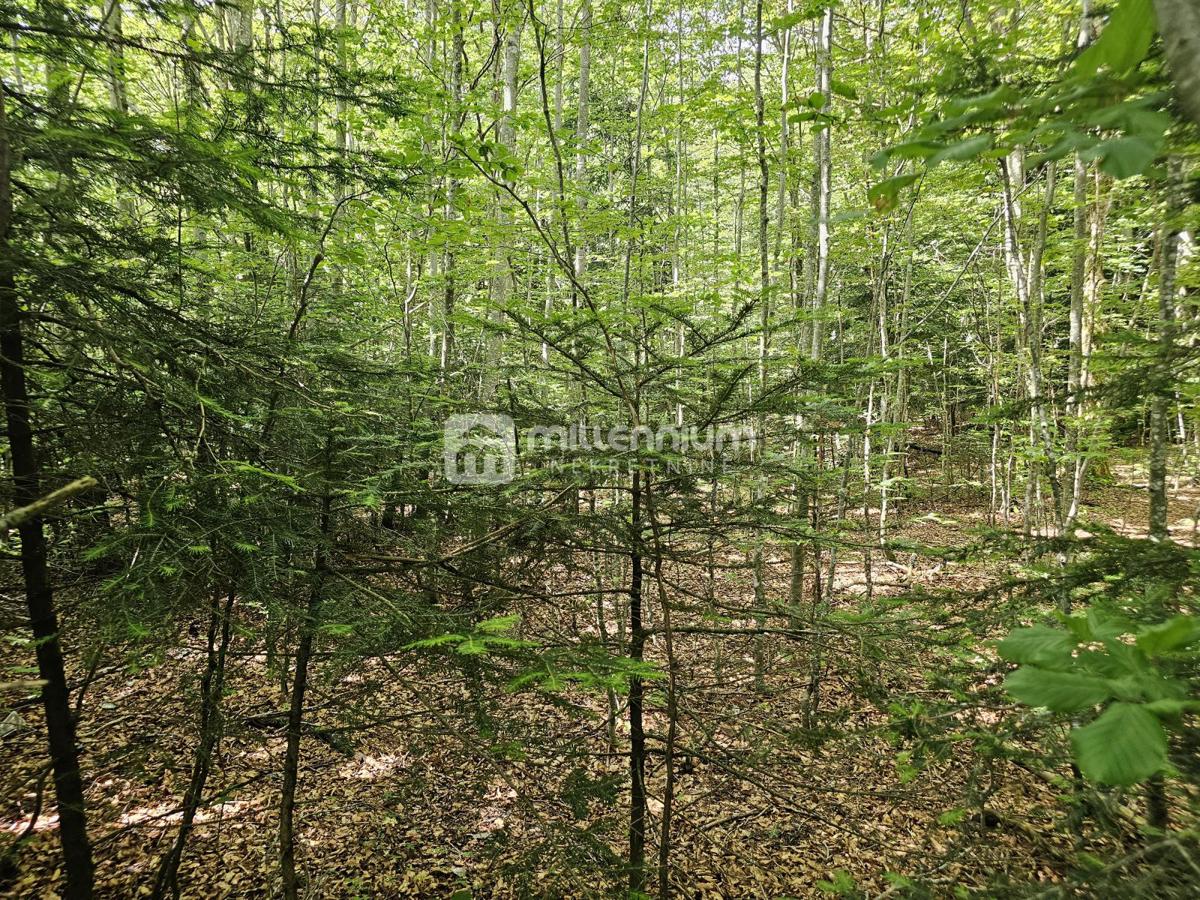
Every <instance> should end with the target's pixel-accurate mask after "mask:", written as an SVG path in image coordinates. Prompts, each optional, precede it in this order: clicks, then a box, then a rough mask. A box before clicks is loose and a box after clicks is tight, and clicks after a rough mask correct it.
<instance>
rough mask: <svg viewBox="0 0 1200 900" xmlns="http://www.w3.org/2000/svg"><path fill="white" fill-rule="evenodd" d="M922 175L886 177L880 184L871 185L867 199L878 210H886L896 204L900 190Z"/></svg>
mask: <svg viewBox="0 0 1200 900" xmlns="http://www.w3.org/2000/svg"><path fill="white" fill-rule="evenodd" d="M920 177H921V176H920V175H897V176H896V177H895V178H888V179H885V180H884V181H881V182H879V183H878V184H873V185H871V187H870V188H869V189H868V190H867V199H868V200H870V201H871V203H872V204H873V205H874V207H875V208H876V209H877V210H879V211H881V212H885V211H887V210H889V209H891V208H892V207H893V206H895V205H896V196H897V195H898V194H899V193H900V191H901V190H902V189H903V188H906V187H908V186H909V185H910V184H912V183H913V182H914V181H916V180H917V179H918V178H920Z"/></svg>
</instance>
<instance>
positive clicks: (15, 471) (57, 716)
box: [0, 85, 92, 900]
mask: <svg viewBox="0 0 1200 900" xmlns="http://www.w3.org/2000/svg"><path fill="white" fill-rule="evenodd" d="M7 102H8V100H7V91H6V90H5V89H4V88H3V86H2V85H0V390H2V391H3V394H4V414H5V420H6V422H7V425H8V446H9V453H10V455H11V463H12V479H13V502H14V503H15V504H16V506H18V507H21V506H27V505H29V504H30V503H33V502H34V501H35V500H38V499H39V498H40V496H41V485H40V475H39V472H38V461H37V455H36V451H35V450H34V446H33V429H32V425H31V423H30V403H29V388H28V386H27V384H26V380H25V338H24V334H23V331H22V321H23V319H24V317H25V314H24V313H23V312H22V310H21V302H20V300H19V298H18V297H17V286H16V273H15V272H14V271H13V251H12V248H11V246H10V245H9V239H10V236H11V230H12V220H13V197H12V169H11V167H12V157H11V150H10V147H9V140H8V119H7V111H6V106H7ZM18 533H19V534H20V536H21V572H22V574H23V576H24V580H25V602H26V605H27V607H28V609H29V623H30V626H31V628H32V630H33V639H34V644H35V646H36V648H37V664H38V677H39V678H40V679H41V680H42V682H43V684H42V707H43V709H44V710H45V714H46V735H47V739H48V743H49V750H50V762H51V766H52V767H53V770H54V792H55V796H56V798H57V801H58V820H59V837H60V839H61V841H62V848H63V864H64V869H65V872H66V889H65V893H64V896H65V897H67V898H68V900H82V898H87V897H91V896H92V847H91V844H90V842H89V841H88V835H87V819H86V816H85V813H84V803H83V778H82V776H81V774H80V771H79V752H78V750H77V749H76V746H75V718H74V716H73V715H72V712H71V699H70V694H69V691H68V688H67V675H66V670H65V668H64V666H63V652H62V644H61V642H60V641H59V636H58V614H57V613H56V611H55V609H54V594H53V591H52V588H51V586H50V577H49V573H48V572H47V569H46V536H45V533H44V531H43V529H42V518H41V516H34V517H32V518H30V519H27V520H26V521H24V522H22V523H21V525H20V526H19V527H18Z"/></svg>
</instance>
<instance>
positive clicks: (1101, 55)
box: [1073, 0, 1156, 78]
mask: <svg viewBox="0 0 1200 900" xmlns="http://www.w3.org/2000/svg"><path fill="white" fill-rule="evenodd" d="M1155 25H1156V23H1155V18H1154V5H1153V3H1152V2H1151V0H1121V2H1120V4H1119V5H1118V6H1117V8H1116V9H1115V10H1113V14H1112V16H1110V17H1109V20H1108V24H1107V25H1105V26H1104V30H1103V31H1102V32H1101V33H1100V37H1099V38H1098V39H1097V40H1096V43H1094V44H1092V46H1090V47H1088V48H1087V49H1086V50H1085V51H1083V53H1081V54H1080V55H1079V58H1078V59H1076V60H1075V65H1074V67H1073V68H1074V71H1075V74H1077V75H1080V76H1082V77H1085V78H1088V77H1091V76H1092V75H1095V74H1096V72H1097V71H1098V70H1099V69H1100V67H1101V66H1107V67H1108V69H1109V70H1110V71H1111V72H1112V73H1113V74H1114V75H1124V74H1125V73H1126V72H1128V71H1130V70H1131V69H1134V68H1136V67H1137V65H1138V64H1139V63H1140V62H1141V61H1142V60H1143V59H1145V58H1146V54H1147V53H1149V52H1150V42H1151V40H1152V39H1153V38H1154V29H1155Z"/></svg>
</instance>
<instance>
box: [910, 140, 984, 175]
mask: <svg viewBox="0 0 1200 900" xmlns="http://www.w3.org/2000/svg"><path fill="white" fill-rule="evenodd" d="M991 148H992V136H991V135H990V134H977V135H975V137H972V138H967V139H966V140H965V141H959V142H958V143H957V144H951V145H950V146H948V147H943V148H942V149H941V150H939V151H938V152H937V153H935V154H933V156H931V157H929V159H927V160H926V161H925V164H926V165H927V166H929V168H931V169H932V168H933V167H934V166H936V165H937V164H938V163H941V162H946V161H948V160H950V161H953V160H963V159H974V158H975V157H976V156H978V155H979V154H980V153H983V152H984V151H985V150H990V149H991Z"/></svg>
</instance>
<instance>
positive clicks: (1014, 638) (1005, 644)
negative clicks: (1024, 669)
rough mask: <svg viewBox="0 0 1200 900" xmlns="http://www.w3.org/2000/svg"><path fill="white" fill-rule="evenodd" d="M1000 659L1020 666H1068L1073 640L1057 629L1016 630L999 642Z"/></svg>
mask: <svg viewBox="0 0 1200 900" xmlns="http://www.w3.org/2000/svg"><path fill="white" fill-rule="evenodd" d="M997 649H998V652H999V653H1000V657H1001V658H1002V659H1007V660H1008V661H1009V662H1015V663H1021V664H1022V665H1035V666H1036V665H1058V666H1063V665H1069V664H1070V662H1071V653H1072V651H1073V650H1074V649H1075V639H1074V638H1073V637H1072V636H1071V634H1070V633H1069V632H1066V631H1063V630H1062V629H1059V628H1047V627H1046V626H1045V625H1035V626H1034V627H1033V628H1018V629H1017V630H1016V631H1014V632H1012V633H1011V634H1010V635H1009V636H1008V637H1006V638H1005V639H1004V640H1002V641H1001V642H1000V646H999V648H997Z"/></svg>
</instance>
